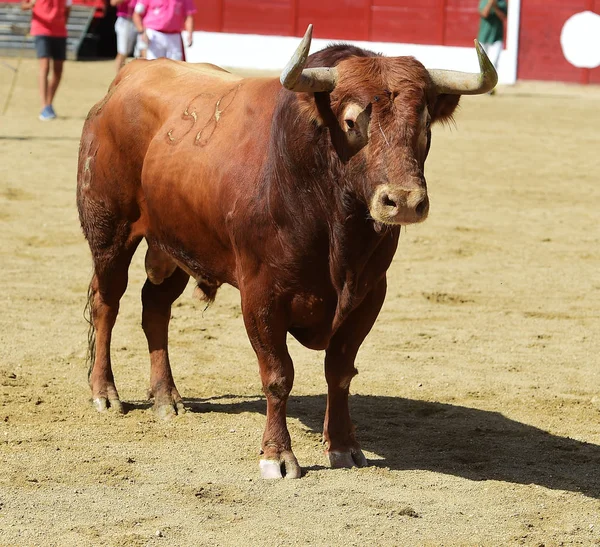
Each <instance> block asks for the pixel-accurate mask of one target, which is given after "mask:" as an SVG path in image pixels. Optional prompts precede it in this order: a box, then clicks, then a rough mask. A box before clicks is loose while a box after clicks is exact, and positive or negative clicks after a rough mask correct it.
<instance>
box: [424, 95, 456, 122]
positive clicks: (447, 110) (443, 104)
mask: <svg viewBox="0 0 600 547" xmlns="http://www.w3.org/2000/svg"><path fill="white" fill-rule="evenodd" d="M460 97H461V96H460V95H447V94H445V93H440V94H439V95H438V96H437V97H436V99H435V104H434V106H433V110H432V111H431V112H430V115H431V121H432V122H445V121H448V120H450V119H452V115H453V114H454V111H455V110H456V107H457V106H458V101H460Z"/></svg>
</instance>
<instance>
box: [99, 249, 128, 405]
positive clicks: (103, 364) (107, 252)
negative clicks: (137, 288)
mask: <svg viewBox="0 0 600 547" xmlns="http://www.w3.org/2000/svg"><path fill="white" fill-rule="evenodd" d="M90 241H91V242H93V241H95V240H94V239H90ZM139 241H140V240H139V239H136V240H133V241H127V239H126V238H122V239H118V238H116V239H115V240H114V241H113V245H112V246H108V247H104V248H102V249H101V250H99V249H96V248H92V255H93V258H94V276H93V277H92V281H91V283H90V291H89V306H90V315H91V334H92V336H91V337H90V338H91V339H90V350H91V366H90V371H89V383H90V388H91V390H92V402H93V404H94V406H95V407H96V409H97V410H98V411H104V410H107V409H108V408H112V409H114V410H116V411H118V412H122V410H123V408H122V405H121V401H120V400H119V394H118V392H117V388H116V386H115V380H114V376H113V372H112V365H111V358H110V342H111V336H112V329H113V327H114V325H115V321H116V319H117V314H118V313H119V302H120V300H121V297H122V296H123V294H124V292H125V289H126V288H127V280H128V269H129V264H130V263H131V258H132V257H133V254H134V253H135V250H136V248H137V246H138V244H139ZM90 246H92V244H91V245H90Z"/></svg>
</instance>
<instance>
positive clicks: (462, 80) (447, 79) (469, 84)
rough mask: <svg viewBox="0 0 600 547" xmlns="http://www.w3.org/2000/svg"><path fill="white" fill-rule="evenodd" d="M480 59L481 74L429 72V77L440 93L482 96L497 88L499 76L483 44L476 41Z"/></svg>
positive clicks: (449, 71)
mask: <svg viewBox="0 0 600 547" xmlns="http://www.w3.org/2000/svg"><path fill="white" fill-rule="evenodd" d="M475 49H476V50H477V57H478V58H479V74H473V73H470V72H458V71H456V70H429V71H428V72H429V76H431V81H432V82H433V85H434V86H435V88H436V90H437V92H438V93H447V94H449V95H480V94H482V93H487V92H488V91H491V90H492V89H494V87H496V84H497V83H498V74H497V72H496V69H495V68H494V65H493V64H492V62H491V61H490V59H489V57H488V56H487V55H486V53H485V51H484V49H483V48H482V47H481V44H480V43H479V42H478V41H477V40H475Z"/></svg>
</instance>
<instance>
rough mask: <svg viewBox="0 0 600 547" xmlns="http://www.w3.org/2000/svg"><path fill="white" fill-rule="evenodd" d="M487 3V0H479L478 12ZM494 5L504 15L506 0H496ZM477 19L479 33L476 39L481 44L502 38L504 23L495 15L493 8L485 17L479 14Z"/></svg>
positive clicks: (491, 42)
mask: <svg viewBox="0 0 600 547" xmlns="http://www.w3.org/2000/svg"><path fill="white" fill-rule="evenodd" d="M487 3H488V0H479V12H480V13H481V10H482V9H483V8H485V6H486V5H487ZM496 5H497V6H498V9H499V10H500V11H502V12H503V13H504V15H506V12H507V7H506V0H497V2H496ZM479 21H480V23H479V34H478V35H477V39H478V40H479V41H480V42H481V43H482V44H493V43H494V42H498V41H499V40H503V39H504V24H503V23H502V19H500V18H499V17H498V16H497V15H496V12H495V11H494V10H493V8H492V10H491V11H490V15H489V16H488V18H487V19H484V18H483V17H481V16H480V17H479Z"/></svg>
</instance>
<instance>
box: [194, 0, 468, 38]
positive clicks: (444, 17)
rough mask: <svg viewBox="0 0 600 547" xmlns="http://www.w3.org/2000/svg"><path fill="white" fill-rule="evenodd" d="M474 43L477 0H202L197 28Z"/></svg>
mask: <svg viewBox="0 0 600 547" xmlns="http://www.w3.org/2000/svg"><path fill="white" fill-rule="evenodd" d="M309 23H313V25H314V36H315V38H332V39H334V40H372V41H377V42H404V43H414V44H436V45H450V46H466V47H470V46H472V45H473V38H475V36H476V35H477V27H478V24H479V16H478V15H477V0H256V1H253V0H202V2H200V1H198V13H197V14H196V28H197V29H199V30H207V31H213V32H233V33H252V34H272V35H273V34H274V35H279V36H302V34H304V31H305V30H306V27H307V26H308V24H309Z"/></svg>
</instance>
